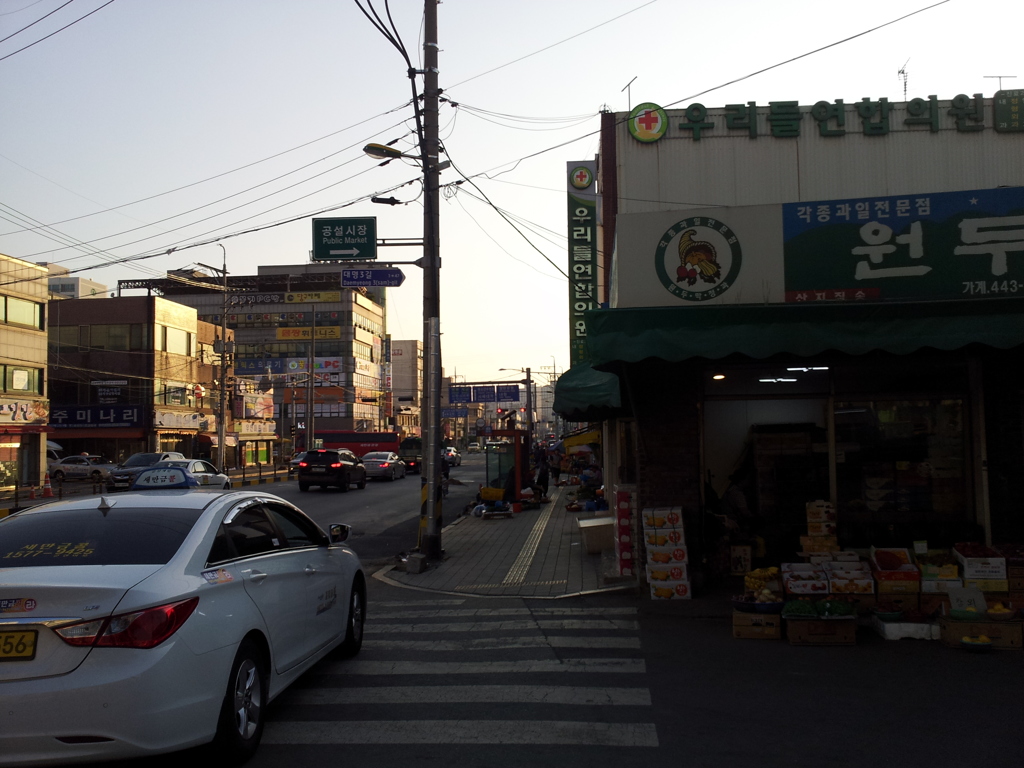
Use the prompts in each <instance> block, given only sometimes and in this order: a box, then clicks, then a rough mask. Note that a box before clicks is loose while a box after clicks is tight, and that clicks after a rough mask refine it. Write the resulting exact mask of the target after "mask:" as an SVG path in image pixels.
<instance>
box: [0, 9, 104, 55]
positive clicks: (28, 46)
mask: <svg viewBox="0 0 1024 768" xmlns="http://www.w3.org/2000/svg"><path fill="white" fill-rule="evenodd" d="M112 2H114V0H107V2H105V3H104V4H103V5H101V6H100V7H99V8H95V9H93V10H91V11H89V12H88V13H87V14H85V15H84V16H80V17H79V18H77V19H75V20H74V21H72V22H71V23H70V24H65V25H64V26H63V27H61V28H60V29H58V30H56V31H55V32H51V33H50V34H48V35H46V37H41V38H39V39H38V40H36V41H35V42H34V43H29V44H28V45H26V46H24V47H23V48H19V49H18V50H16V51H12V52H11V53H8V54H7V55H6V56H0V61H6V60H7V59H9V58H11V56H14V55H16V54H19V53H21V52H22V51H27V50H28V49H29V48H31V47H32V46H34V45H39V43H41V42H43V41H44V40H49V39H50V38H51V37H53V36H54V35H56V34H59V33H61V32H63V31H64V30H65V29H67V28H68V27H73V26H74V25H75V24H77V23H78V22H80V21H84V20H85V19H87V18H89V17H90V16H92V15H93V14H94V13H97V12H98V11H102V10H103V9H104V8H106V7H107V6H108V5H110V4H111V3H112ZM62 7H63V6H62ZM58 10H60V9H58Z"/></svg>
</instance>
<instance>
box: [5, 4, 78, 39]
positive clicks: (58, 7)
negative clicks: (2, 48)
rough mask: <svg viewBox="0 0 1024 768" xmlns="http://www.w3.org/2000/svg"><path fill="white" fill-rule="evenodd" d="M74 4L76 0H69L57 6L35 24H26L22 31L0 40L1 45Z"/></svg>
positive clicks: (34, 22)
mask: <svg viewBox="0 0 1024 768" xmlns="http://www.w3.org/2000/svg"><path fill="white" fill-rule="evenodd" d="M73 2H75V0H68V1H67V2H66V3H64V5H58V6H57V7H56V8H54V9H53V10H52V11H50V12H49V13H47V14H46V15H44V16H40V17H39V18H38V19H36V20H35V21H33V22H32V23H31V24H26V25H25V26H24V27H22V28H21V29H19V30H16V31H14V32H11V34H9V35H8V36H7V37H2V38H0V43H6V42H7V41H8V40H10V39H11V38H12V37H14V36H15V35H20V34H21V33H22V32H24V31H25V30H26V29H31V28H32V27H34V26H35V25H36V24H38V23H39V22H40V21H42V20H43V19H46V18H48V17H50V16H53V14H55V13H56V12H57V11H59V10H60V9H61V8H64V7H66V6H68V5H71V4H72V3H73ZM22 10H24V9H22Z"/></svg>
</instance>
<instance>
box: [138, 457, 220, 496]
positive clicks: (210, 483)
mask: <svg viewBox="0 0 1024 768" xmlns="http://www.w3.org/2000/svg"><path fill="white" fill-rule="evenodd" d="M153 466H154V467H180V468H181V469H184V470H185V471H186V472H191V473H192V475H193V476H194V477H195V479H196V480H198V481H199V487H200V488H223V489H224V490H225V491H229V490H231V478H230V477H228V476H227V475H225V474H224V473H223V472H220V471H218V470H217V468H216V467H215V466H213V464H211V463H210V462H208V461H203V460H202V459H167V460H165V461H158V462H157V463H156V464H154V465H153Z"/></svg>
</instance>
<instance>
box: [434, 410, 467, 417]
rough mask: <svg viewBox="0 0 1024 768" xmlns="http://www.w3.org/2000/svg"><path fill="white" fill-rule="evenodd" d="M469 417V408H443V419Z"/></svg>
mask: <svg viewBox="0 0 1024 768" xmlns="http://www.w3.org/2000/svg"><path fill="white" fill-rule="evenodd" d="M467 416H469V408H442V409H441V418H442V419H464V418H466V417H467Z"/></svg>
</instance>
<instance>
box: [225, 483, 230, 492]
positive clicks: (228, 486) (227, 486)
mask: <svg viewBox="0 0 1024 768" xmlns="http://www.w3.org/2000/svg"><path fill="white" fill-rule="evenodd" d="M224 490H225V491H230V490H231V483H229V482H225V483H224Z"/></svg>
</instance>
